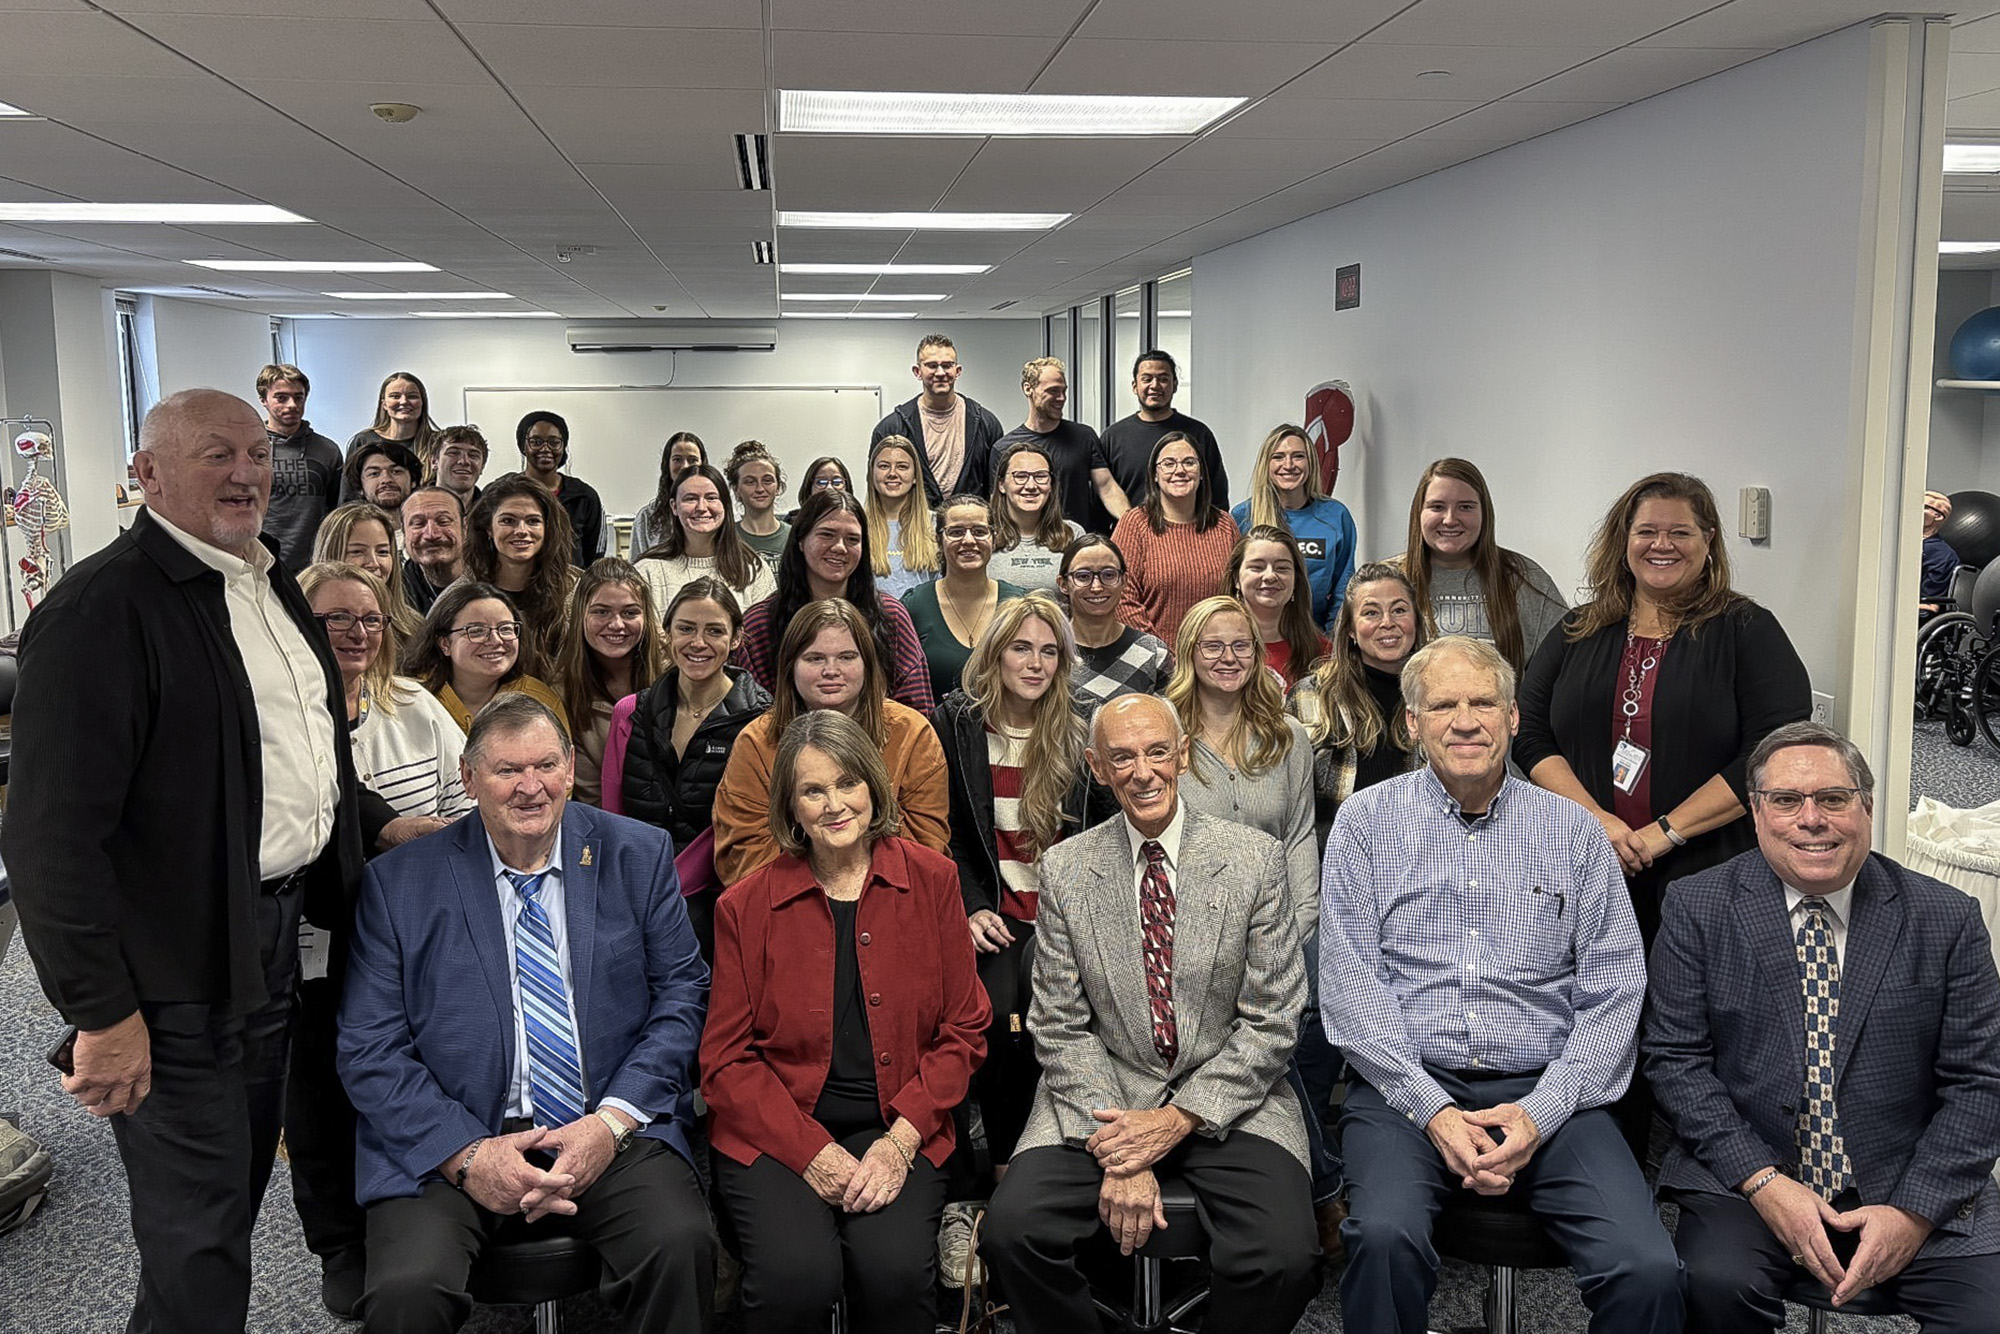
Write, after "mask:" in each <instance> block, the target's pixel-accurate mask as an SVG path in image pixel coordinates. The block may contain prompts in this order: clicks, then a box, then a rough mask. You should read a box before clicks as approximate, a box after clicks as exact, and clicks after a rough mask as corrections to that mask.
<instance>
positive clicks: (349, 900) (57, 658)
mask: <svg viewBox="0 0 2000 1334" xmlns="http://www.w3.org/2000/svg"><path fill="white" fill-rule="evenodd" d="M260 540H262V541H263V542H264V545H265V546H266V547H268V548H270V549H271V550H272V552H273V554H275V553H276V544H275V543H274V542H272V541H270V540H269V539H268V538H266V539H260ZM271 585H272V587H273V588H274V589H275V590H276V591H277V594H278V597H279V600H280V601H281V602H282V603H283V604H284V607H285V612H286V614H287V615H288V616H290V617H291V620H292V623H293V624H294V625H296V626H297V627H298V628H299V630H300V632H301V633H303V634H304V635H305V637H306V642H307V643H308V644H310V645H311V646H312V649H313V653H314V655H315V656H316V657H317V658H318V659H319V661H320V666H321V668H322V670H323V671H324V673H325V687H326V694H325V699H324V703H325V705H326V707H327V709H328V710H329V711H330V712H331V713H332V714H333V717H334V719H335V723H336V725H335V727H334V754H335V755H336V757H337V760H338V765H339V782H340V792H339V798H338V800H337V802H336V804H335V807H334V820H333V834H332V836H331V838H330V839H329V840H328V843H327V848H326V851H325V852H324V853H322V855H321V856H320V859H319V861H318V862H316V863H314V865H313V866H312V867H311V868H310V874H309V876H308V878H307V884H306V904H307V915H308V916H310V917H312V918H313V919H314V920H315V921H316V922H318V923H319V924H320V925H323V926H327V927H329V928H333V929H336V930H339V929H340V928H342V927H343V926H344V925H345V922H346V920H347V919H349V918H351V916H352V913H353V903H354V895H355V891H356V889H357V888H358V886H359V884H360V880H361V846H362V829H361V812H360V806H359V802H358V798H357V794H356V788H355V780H354V763H353V759H352V757H351V756H350V754H349V751H348V742H347V728H346V726H345V723H346V721H347V704H346V695H345V692H344V691H343V690H342V688H341V684H340V672H339V670H338V669H337V668H336V667H335V666H334V661H333V653H332V650H331V649H330V648H329V647H328V645H327V640H326V635H325V634H324V633H323V632H322V631H321V630H320V628H319V626H318V625H317V624H316V623H315V622H314V621H313V618H312V608H311V607H310V606H309V605H308V604H307V602H306V598H305V594H303V593H301V592H300V591H299V586H298V583H297V581H296V580H294V579H293V578H292V576H291V575H290V574H289V573H287V572H286V570H285V567H284V564H283V562H282V561H281V562H278V563H277V564H275V565H273V566H272V569H271ZM20 657H21V683H20V688H19V689H18V691H17V692H16V693H15V696H14V752H13V761H12V772H11V782H10V784H9V787H10V791H9V793H8V801H7V821H6V825H5V834H4V837H0V847H4V852H5V856H6V862H7V870H8V873H9V875H10V876H11V878H12V881H13V888H14V898H15V902H16V904H17V905H18V906H19V908H20V913H21V924H22V927H23V932H22V935H23V939H24V940H25V941H26V942H27V946H28V952H29V954H30V955H31V956H32V957H33V958H34V961H35V969H36V971H37V972H38V973H39V974H40V976H41V981H42V989H43V991H44V992H46V993H47V994H48V997H49V1000H50V1002H51V1003H53V1004H54V1005H55V1007H56V1009H57V1010H59V1011H61V1012H62V1016H63V1018H64V1019H66V1020H67V1021H68V1022H70V1023H72V1024H75V1025H76V1026H77V1027H79V1028H84V1029H95V1028H104V1027H108V1026H109V1025H111V1024H115V1023H117V1022H119V1021H120V1020H122V1019H124V1018H126V1017H128V1016H129V1015H131V1014H132V1013H133V1012H134V1011H135V1010H136V1009H137V1007H138V1005H139V1003H140V1002H142V1001H145V1002H154V1003H160V1002H200V1003H205V1004H209V1005H214V1006H218V1007H220V1008H221V1009H222V1010H223V1011H224V1012H225V1013H229V1014H243V1013H246V1012H247V1011H249V1010H251V1009H254V1008H256V1007H257V1006H259V1005H261V1004H263V1003H264V1001H265V999H266V996H265V982H264V969H263V964H262V963H261V961H260V952H259V947H258V943H257V939H256V930H255V928H256V901H255V900H256V895H257V893H258V884H259V880H258V872H259V868H258V861H257V858H258V846H259V844H260V842H261V839H262V820H261V817H260V815H259V811H258V805H259V803H260V802H261V800H262V795H263V790H264V771H263V760H262V756H261V753H260V750H259V741H258V732H257V710H256V702H255V700H254V699H253V697H252V695H251V691H250V678H249V676H248V674H247V673H246V672H245V671H244V668H243V658H242V655H241V654H240V653H239V652H238V651H237V649H236V641H235V639H234V638H233V637H232V636H231V634H230V630H229V613H228V609H227V606H226V604H225V594H224V590H223V582H222V575H221V574H220V573H218V572H217V571H216V570H215V569H213V568H212V567H210V566H208V565H206V564H204V563H203V562H202V561H201V559H200V558H199V557H197V556H196V555H195V554H194V553H193V552H191V551H189V550H188V549H187V548H186V547H184V546H182V545H181V544H180V543H179V542H178V541H176V540H175V539H174V536H173V534H171V533H169V532H167V530H166V529H164V528H162V527H161V526H160V525H159V524H158V523H156V522H154V520H153V518H152V515H151V514H149V513H147V512H145V511H143V510H142V511H141V512H140V513H139V514H138V516H137V517H136V518H135V519H134V520H133V523H132V527H131V528H130V529H129V530H127V531H126V532H124V533H121V534H120V535H119V536H118V537H117V538H115V539H114V540H113V541H112V543H111V544H110V545H109V546H107V547H106V548H105V549H104V550H102V551H100V552H97V553H96V554H95V555H92V556H90V557H88V558H86V559H85V560H82V561H79V562H78V563H77V564H76V566H75V568H73V569H71V570H70V572H69V573H68V574H66V575H64V576H63V578H62V579H61V581H60V582H58V583H57V584H56V586H55V587H54V588H53V589H51V590H50V592H49V596H48V600H47V601H45V602H43V603H42V605H41V606H39V607H37V608H36V609H35V611H34V614H33V615H31V616H30V617H29V618H28V624H27V628H26V629H25V630H23V631H22V634H21V650H20ZM343 934H344V932H343Z"/></svg>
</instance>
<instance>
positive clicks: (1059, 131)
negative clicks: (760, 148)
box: [778, 89, 1249, 139]
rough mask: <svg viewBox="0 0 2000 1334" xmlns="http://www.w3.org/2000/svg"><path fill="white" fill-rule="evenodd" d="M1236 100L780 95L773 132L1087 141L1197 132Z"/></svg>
mask: <svg viewBox="0 0 2000 1334" xmlns="http://www.w3.org/2000/svg"><path fill="white" fill-rule="evenodd" d="M1248 100H1249V99H1247V98H1242V97H1150V96H1148V97H1113V96H1096V95H1085V94H1050V93H856V92H815V91H798V90H793V89H780V90H779V92H778V128H779V129H780V130H782V131H786V132H789V133H792V134H912V135H923V136H925V137H928V138H935V137H939V136H945V135H978V136H981V137H985V136H988V135H992V136H997V137H1005V138H1016V139H1019V138H1032V137H1035V136H1040V135H1076V136H1085V137H1089V138H1092V139H1101V138H1110V137H1120V136H1131V135H1145V134H1199V133H1200V132H1201V131H1202V130H1203V129H1205V128H1207V127H1208V126H1210V125H1213V124H1214V123H1215V122H1216V121H1218V120H1220V119H1222V117H1224V116H1226V115H1228V114H1229V113H1230V112H1232V111H1234V110H1236V108H1238V107H1240V106H1242V105H1243V104H1244V102H1246V101H1248Z"/></svg>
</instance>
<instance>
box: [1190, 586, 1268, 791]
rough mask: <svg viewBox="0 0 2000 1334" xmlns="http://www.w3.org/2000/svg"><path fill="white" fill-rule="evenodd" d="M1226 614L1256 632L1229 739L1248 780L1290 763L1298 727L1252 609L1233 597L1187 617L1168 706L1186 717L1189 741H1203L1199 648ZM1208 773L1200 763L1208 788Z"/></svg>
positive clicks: (1205, 602) (1202, 604)
mask: <svg viewBox="0 0 2000 1334" xmlns="http://www.w3.org/2000/svg"><path fill="white" fill-rule="evenodd" d="M1224 615H1236V616H1241V617H1242V618H1243V623H1244V624H1245V625H1246V626H1248V627H1249V630H1250V644H1251V650H1250V657H1251V662H1250V671H1249V674H1248V676H1247V677H1246V679H1245V680H1244V682H1243V689H1242V690H1240V691H1238V692H1237V695H1236V720H1235V722H1234V723H1232V724H1231V725H1230V729H1229V734H1230V737H1231V738H1232V739H1233V740H1234V741H1235V742H1236V750H1237V752H1238V753H1239V754H1240V755H1242V757H1243V776H1244V777H1246V778H1255V777H1257V776H1258V775H1259V774H1261V773H1263V772H1264V771H1265V770H1267V769H1270V768H1272V767H1273V766H1275V765H1279V764H1283V763H1284V761H1285V756H1286V755H1288V754H1290V753H1291V749H1292V728H1291V724H1290V723H1289V722H1288V721H1287V720H1286V718H1285V692H1284V689H1283V687H1281V686H1280V685H1279V684H1278V678H1277V677H1276V676H1275V675H1273V674H1272V672H1271V671H1270V670H1269V669H1268V668H1266V667H1265V666H1264V645H1263V644H1262V643H1260V642H1259V641H1258V639H1257V618H1256V617H1255V616H1252V615H1251V614H1250V609H1249V608H1248V607H1246V606H1244V605H1243V604H1242V603H1241V602H1238V601H1237V600H1236V599H1235V598H1233V597H1227V596H1220V597H1212V598H1203V599H1202V600H1201V601H1199V602H1197V603H1195V604H1194V605H1193V606H1192V607H1189V608H1188V613H1187V615H1186V616H1184V617H1182V618H1181V629H1180V634H1179V635H1177V636H1175V639H1174V675H1173V679H1171V680H1169V681H1168V682H1167V688H1166V691H1165V694H1166V697H1167V703H1169V704H1171V705H1173V706H1174V712H1175V713H1177V714H1179V715H1180V719H1181V730H1182V731H1184V732H1186V733H1187V734H1188V735H1189V736H1200V735H1201V699H1200V695H1199V693H1198V691H1199V688H1200V684H1201V683H1200V681H1199V680H1197V679H1196V677H1195V674H1194V660H1195V658H1196V657H1197V656H1199V650H1198V649H1197V648H1196V647H1195V645H1197V644H1199V643H1200V642H1201V632H1202V631H1204V630H1206V629H1207V628H1208V623H1209V622H1210V621H1212V620H1214V619H1215V618H1216V617H1218V616H1224ZM1245 739H1247V740H1249V741H1250V743H1251V744H1250V745H1249V746H1247V747H1246V746H1244V745H1243V744H1242V742H1243V741H1244V740H1245ZM1202 768H1203V766H1202V765H1200V764H1198V763H1197V764H1195V765H1194V766H1193V769H1194V776H1195V777H1196V778H1199V779H1200V780H1201V781H1202V782H1203V783H1206V782H1208V776H1207V775H1206V774H1205V773H1203V772H1202Z"/></svg>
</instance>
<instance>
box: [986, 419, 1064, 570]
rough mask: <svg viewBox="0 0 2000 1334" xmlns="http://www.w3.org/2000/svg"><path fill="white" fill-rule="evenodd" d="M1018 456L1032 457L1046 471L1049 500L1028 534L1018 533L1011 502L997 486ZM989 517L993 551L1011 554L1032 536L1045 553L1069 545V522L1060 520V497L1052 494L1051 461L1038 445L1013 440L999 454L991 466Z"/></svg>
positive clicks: (1045, 451)
mask: <svg viewBox="0 0 2000 1334" xmlns="http://www.w3.org/2000/svg"><path fill="white" fill-rule="evenodd" d="M1022 454H1033V455H1034V456H1035V457H1037V458H1039V459H1040V460H1041V461H1042V462H1043V463H1044V464H1046V465H1048V468H1049V474H1050V476H1049V484H1048V487H1047V490H1048V493H1049V498H1048V500H1046V501H1045V502H1043V504H1042V512H1041V516H1040V517H1039V518H1037V519H1036V520H1035V531H1034V532H1033V533H1032V534H1028V533H1024V532H1022V531H1021V526H1020V525H1019V524H1017V523H1015V522H1014V512H1013V511H1014V502H1013V501H1011V500H1009V499H1008V498H1007V493H1006V492H1005V491H1003V490H1001V487H1000V483H1001V482H1003V481H1005V480H1006V478H1007V467H1008V465H1009V464H1011V463H1013V461H1014V460H1015V459H1016V458H1017V457H1019V456H1020V455H1022ZM988 513H989V514H991V515H992V526H993V550H994V551H995V552H1001V551H1012V550H1013V549H1014V547H1015V546H1016V545H1018V544H1019V543H1020V542H1021V540H1022V539H1023V538H1024V537H1029V536H1032V537H1033V538H1034V539H1035V543H1036V545H1038V546H1040V547H1041V548H1042V549H1043V550H1045V551H1060V550H1062V549H1063V547H1064V546H1065V545H1067V544H1068V542H1069V521H1068V520H1067V519H1065V518H1064V517H1063V508H1062V495H1061V494H1060V493H1059V492H1058V491H1057V490H1056V482H1055V461H1054V460H1053V459H1051V458H1050V457H1049V451H1048V449H1047V448H1046V447H1045V446H1043V445H1042V444H1041V443H1040V442H1039V441H1035V440H1016V441H1015V442H1014V443H1013V444H1011V445H1009V446H1007V448H1005V449H1003V450H1001V451H1000V457H999V458H998V459H997V460H995V461H994V464H993V503H992V505H991V506H989V507H988Z"/></svg>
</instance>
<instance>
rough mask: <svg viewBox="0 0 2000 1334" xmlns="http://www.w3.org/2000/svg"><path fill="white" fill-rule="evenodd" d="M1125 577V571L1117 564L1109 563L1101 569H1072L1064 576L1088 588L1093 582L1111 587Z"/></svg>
mask: <svg viewBox="0 0 2000 1334" xmlns="http://www.w3.org/2000/svg"><path fill="white" fill-rule="evenodd" d="M1124 577H1125V571H1123V570H1121V569H1119V568H1118V567H1117V566H1116V565H1107V566H1105V567H1104V568H1103V569H1101V570H1071V571H1070V572H1069V573H1068V574H1066V575H1064V576H1063V578H1065V579H1068V580H1069V581H1070V582H1072V583H1077V584H1082V585H1084V586H1085V587H1086V588H1087V587H1089V586H1090V585H1092V584H1102V585H1104V587H1106V588H1109V587H1110V586H1111V585H1113V584H1115V583H1117V582H1118V581H1119V580H1121V579H1123V578H1124Z"/></svg>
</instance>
